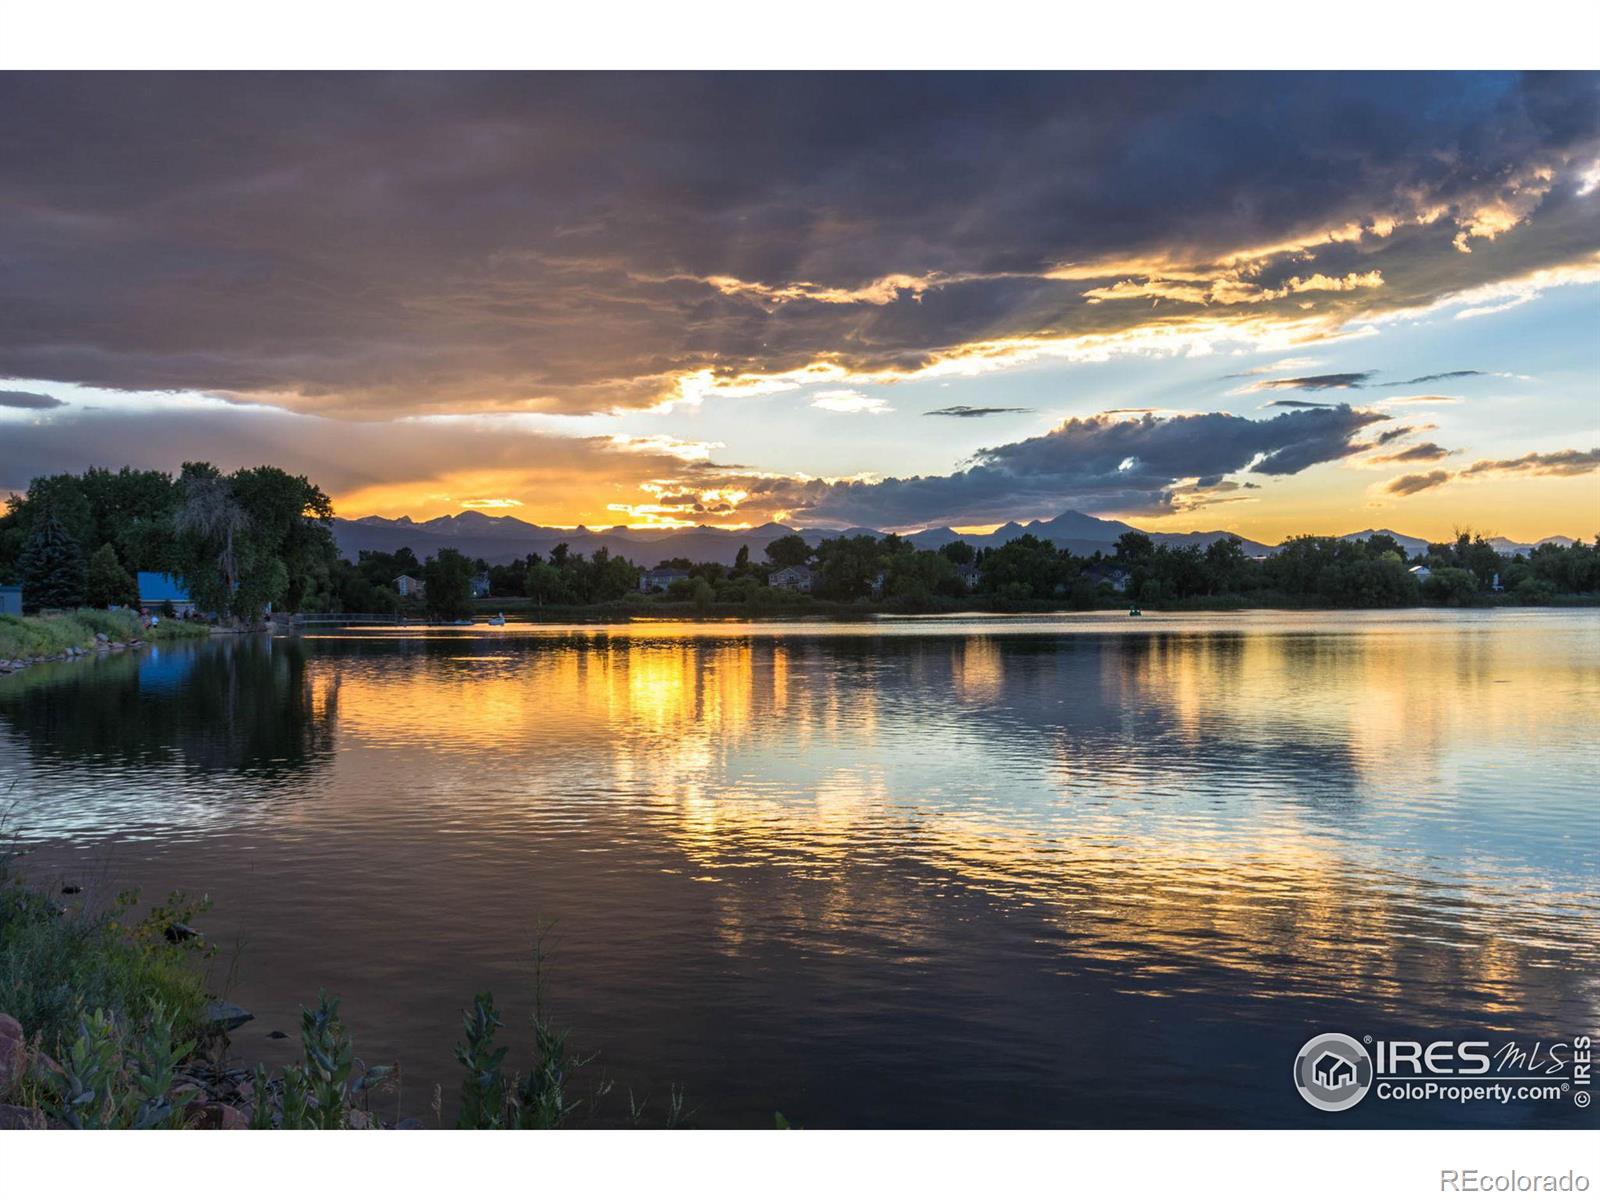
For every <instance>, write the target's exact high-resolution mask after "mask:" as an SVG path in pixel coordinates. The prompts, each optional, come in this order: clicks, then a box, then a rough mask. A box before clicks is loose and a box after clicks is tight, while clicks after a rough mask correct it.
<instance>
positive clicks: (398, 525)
mask: <svg viewBox="0 0 1600 1200" xmlns="http://www.w3.org/2000/svg"><path fill="white" fill-rule="evenodd" d="M1130 532H1141V533H1142V532H1144V531H1143V530H1138V529H1136V527H1135V526H1132V525H1129V524H1127V523H1126V522H1123V521H1108V520H1105V519H1104V518H1101V517H1091V516H1089V515H1087V514H1086V513H1080V512H1064V513H1062V514H1061V515H1060V516H1058V517H1052V518H1049V519H1048V520H1043V519H1041V520H1037V521H1028V522H1025V523H1019V522H1016V521H1011V522H1008V523H1007V524H1005V525H1002V526H1000V528H998V529H996V530H995V531H994V532H993V533H987V534H959V533H957V532H956V531H955V530H953V529H947V528H940V529H924V530H921V531H919V532H917V533H913V534H909V535H907V540H908V541H910V542H911V544H912V545H914V546H916V547H917V548H918V549H921V550H936V549H938V548H939V547H940V546H943V545H945V544H946V543H947V542H953V541H956V540H957V539H958V538H959V539H960V540H962V541H965V542H967V543H968V544H969V545H972V546H975V547H992V546H1001V545H1004V544H1005V543H1006V542H1009V541H1010V540H1011V539H1013V538H1016V537H1020V536H1022V535H1023V534H1025V533H1031V534H1032V535H1033V536H1035V537H1037V538H1041V539H1043V540H1046V541H1050V542H1053V543H1055V545H1056V547H1057V548H1058V549H1062V550H1070V551H1072V553H1074V554H1084V555H1087V554H1093V553H1094V552H1095V551H1097V550H1098V551H1101V552H1103V553H1106V554H1110V553H1111V552H1112V551H1113V550H1115V548H1116V542H1117V539H1118V538H1119V537H1121V536H1122V535H1123V534H1125V533H1130ZM791 533H798V534H800V536H801V537H803V538H805V539H806V541H808V542H810V543H811V544H812V545H816V544H817V543H818V542H820V541H821V540H822V539H823V538H829V537H840V536H851V535H856V534H868V535H871V536H872V537H882V536H883V534H881V533H880V532H879V531H877V530H875V529H792V528H790V527H789V526H787V525H779V524H776V523H774V522H769V523H768V524H765V525H758V526H756V527H755V528H753V529H718V528H716V527H715V526H711V525H696V526H694V527H692V528H686V529H683V528H680V529H637V528H631V527H629V526H626V525H617V526H613V527H612V528H610V529H588V528H586V527H584V526H582V525H580V526H578V527H577V528H576V529H561V528H556V527H551V526H545V525H533V524H530V523H529V522H527V521H523V520H519V519H518V518H516V517H491V516H489V515H488V514H486V513H481V512H474V511H471V510H469V511H466V512H460V513H457V514H456V515H454V516H447V517H435V518H433V519H432V520H430V521H413V520H412V519H411V518H410V517H392V518H391V517H356V518H354V519H349V520H347V519H345V518H343V517H336V518H334V522H333V536H334V540H335V541H336V542H337V544H338V547H339V553H340V554H341V555H343V556H344V557H345V558H347V559H350V560H352V561H353V560H354V559H355V558H356V557H357V555H358V554H359V553H360V552H361V551H362V550H377V551H382V552H385V553H393V552H394V551H396V550H399V549H400V548H401V547H409V548H410V549H411V551H412V553H414V554H415V555H416V556H417V557H418V558H419V559H425V558H427V557H428V556H429V555H432V554H434V553H436V552H437V551H439V550H441V549H443V548H444V547H446V546H449V547H453V548H455V549H457V550H459V551H461V552H462V553H463V554H465V555H466V556H467V557H469V558H481V559H483V560H484V561H485V562H489V563H507V562H510V561H511V560H512V559H515V558H522V557H524V556H525V555H527V554H528V552H529V551H535V552H537V553H538V554H540V555H543V556H548V555H549V553H550V551H551V550H552V549H553V548H554V547H555V546H557V545H558V544H560V543H561V542H565V543H566V544H567V546H568V548H569V549H570V550H571V551H572V552H573V553H574V554H584V555H592V554H593V553H594V552H595V551H596V550H598V549H600V548H601V547H602V546H604V547H605V548H606V549H607V550H608V551H610V552H611V553H612V554H614V555H621V556H623V557H625V558H628V559H631V560H632V561H633V562H636V563H638V564H640V565H641V566H653V565H655V564H656V563H657V562H660V561H662V560H664V559H669V558H687V559H689V560H690V561H691V562H720V563H724V564H731V563H732V562H733V560H734V557H735V556H736V555H737V554H738V553H739V547H741V546H748V547H750V553H751V554H752V555H753V556H755V557H756V558H757V559H759V558H760V557H761V555H762V552H763V551H764V550H765V549H766V548H767V544H768V543H769V542H772V541H775V540H776V539H778V538H781V537H786V536H787V535H789V534H791ZM1379 533H1386V534H1388V535H1389V536H1390V537H1392V538H1394V539H1395V541H1397V542H1399V543H1400V545H1401V546H1402V547H1404V548H1405V551H1406V553H1407V554H1417V553H1420V552H1421V551H1423V550H1426V549H1427V548H1428V541H1427V539H1426V538H1418V537H1409V536H1407V535H1405V534H1401V533H1395V532H1393V531H1392V530H1388V529H1364V530H1362V531H1361V532H1360V533H1347V534H1345V535H1343V536H1344V537H1346V538H1367V537H1371V536H1373V535H1374V534H1379ZM1148 536H1149V538H1150V540H1151V541H1153V542H1155V543H1156V544H1157V545H1164V546H1202V547H1204V546H1209V545H1210V544H1211V543H1212V542H1214V541H1217V540H1218V539H1219V538H1227V537H1238V535H1237V534H1233V533H1229V532H1227V531H1226V530H1220V529H1218V530H1195V531H1193V532H1191V533H1151V534H1148ZM1239 541H1240V542H1241V543H1242V545H1243V547H1244V552H1245V553H1246V554H1249V555H1266V554H1271V553H1273V552H1274V551H1275V550H1276V549H1277V547H1276V546H1269V545H1266V544H1264V543H1262V542H1256V541H1252V540H1251V539H1249V538H1245V537H1241V538H1239ZM1490 541H1491V542H1492V543H1493V544H1494V545H1495V548H1496V549H1498V550H1500V552H1501V553H1503V554H1515V553H1518V552H1526V551H1527V550H1528V549H1530V548H1531V546H1530V545H1529V544H1527V543H1521V542H1512V541H1510V540H1508V539H1506V538H1491V539H1490ZM1542 541H1544V542H1557V543H1560V544H1562V545H1570V544H1571V542H1572V539H1571V538H1565V537H1551V538H1544V539H1542ZM1535 544H1542V543H1535Z"/></svg>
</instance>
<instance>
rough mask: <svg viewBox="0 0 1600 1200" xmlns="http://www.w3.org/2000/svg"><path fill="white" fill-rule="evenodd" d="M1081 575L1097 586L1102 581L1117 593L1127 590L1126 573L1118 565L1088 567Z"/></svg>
mask: <svg viewBox="0 0 1600 1200" xmlns="http://www.w3.org/2000/svg"><path fill="white" fill-rule="evenodd" d="M1083 577H1084V578H1085V579H1087V580H1088V581H1089V582H1090V583H1092V584H1095V585H1097V586H1098V585H1099V584H1102V583H1103V584H1105V585H1106V586H1108V587H1109V588H1110V589H1111V590H1112V591H1113V592H1116V593H1118V594H1119V595H1120V594H1121V593H1123V592H1125V591H1127V590H1128V573H1127V572H1126V571H1124V570H1122V569H1121V568H1120V567H1089V568H1086V569H1085V570H1084V572H1083Z"/></svg>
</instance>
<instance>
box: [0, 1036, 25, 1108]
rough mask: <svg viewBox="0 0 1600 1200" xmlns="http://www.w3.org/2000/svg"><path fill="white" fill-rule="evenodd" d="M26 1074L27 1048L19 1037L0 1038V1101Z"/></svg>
mask: <svg viewBox="0 0 1600 1200" xmlns="http://www.w3.org/2000/svg"><path fill="white" fill-rule="evenodd" d="M27 1074H28V1047H27V1044H26V1043H25V1042H23V1040H22V1039H21V1038H20V1037H0V1100H3V1099H5V1097H7V1096H9V1095H10V1094H11V1093H12V1091H13V1090H14V1089H15V1088H16V1086H17V1084H19V1083H21V1082H22V1081H23V1079H25V1078H26V1077H27Z"/></svg>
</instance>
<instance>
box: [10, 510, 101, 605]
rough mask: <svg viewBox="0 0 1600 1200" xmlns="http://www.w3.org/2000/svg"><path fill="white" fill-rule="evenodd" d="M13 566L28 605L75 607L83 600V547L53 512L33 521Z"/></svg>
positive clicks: (84, 576)
mask: <svg viewBox="0 0 1600 1200" xmlns="http://www.w3.org/2000/svg"><path fill="white" fill-rule="evenodd" d="M17 568H18V571H19V573H20V574H21V575H22V597H23V600H24V602H25V603H26V604H27V605H28V607H29V608H77V607H78V606H79V605H81V604H82V603H83V593H84V586H85V584H86V582H87V580H86V572H85V570H84V565H83V548H82V547H81V546H79V545H78V543H77V542H76V541H75V540H74V539H73V537H72V535H71V534H70V533H68V532H67V527H66V526H65V525H63V524H62V523H61V522H60V521H59V520H58V519H57V518H56V515H55V513H54V512H48V513H46V514H45V515H44V516H43V517H42V518H41V519H39V520H38V521H36V522H35V523H34V526H33V531H32V532H31V533H30V534H29V535H28V540H27V542H26V544H24V546H23V548H22V555H21V557H20V558H19V559H18V560H17Z"/></svg>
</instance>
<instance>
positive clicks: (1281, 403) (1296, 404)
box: [1262, 400, 1334, 408]
mask: <svg viewBox="0 0 1600 1200" xmlns="http://www.w3.org/2000/svg"><path fill="white" fill-rule="evenodd" d="M1262 407H1263V408H1332V407H1334V406H1333V405H1332V404H1329V403H1327V402H1326V401H1323V400H1268V401H1267V402H1266V404H1264V405H1263V406H1262Z"/></svg>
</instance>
